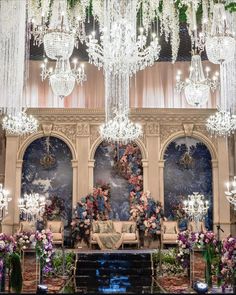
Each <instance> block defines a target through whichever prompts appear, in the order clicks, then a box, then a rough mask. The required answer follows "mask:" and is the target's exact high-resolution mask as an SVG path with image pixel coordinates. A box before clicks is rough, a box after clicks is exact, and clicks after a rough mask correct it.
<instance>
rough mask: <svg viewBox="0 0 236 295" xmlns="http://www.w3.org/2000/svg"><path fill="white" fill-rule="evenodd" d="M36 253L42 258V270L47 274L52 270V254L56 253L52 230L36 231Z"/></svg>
mask: <svg viewBox="0 0 236 295" xmlns="http://www.w3.org/2000/svg"><path fill="white" fill-rule="evenodd" d="M35 240H36V253H37V256H38V257H39V259H40V263H41V268H42V271H43V272H44V273H46V274H48V273H50V272H51V271H52V256H53V253H54V250H53V245H52V233H51V231H50V230H42V231H41V232H39V231H36V233H35Z"/></svg>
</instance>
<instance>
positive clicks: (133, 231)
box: [130, 223, 137, 233]
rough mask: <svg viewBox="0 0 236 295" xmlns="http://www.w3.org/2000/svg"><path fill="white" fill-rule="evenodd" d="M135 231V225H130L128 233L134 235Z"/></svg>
mask: <svg viewBox="0 0 236 295" xmlns="http://www.w3.org/2000/svg"><path fill="white" fill-rule="evenodd" d="M136 229H137V226H136V224H135V223H132V224H131V225H130V232H131V233H135V232H136Z"/></svg>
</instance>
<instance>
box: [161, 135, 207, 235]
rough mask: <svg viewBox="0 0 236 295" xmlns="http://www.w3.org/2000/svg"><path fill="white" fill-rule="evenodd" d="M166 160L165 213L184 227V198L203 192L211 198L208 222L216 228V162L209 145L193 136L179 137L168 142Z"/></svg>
mask: <svg viewBox="0 0 236 295" xmlns="http://www.w3.org/2000/svg"><path fill="white" fill-rule="evenodd" d="M164 160H165V168H164V198H165V201H164V205H165V216H166V217H168V218H169V219H179V220H180V226H181V227H182V228H183V229H184V228H185V227H186V224H185V222H184V219H185V215H184V212H183V210H182V201H183V200H184V199H186V198H187V196H188V195H189V194H192V193H193V192H199V193H201V194H203V195H204V196H205V198H206V199H207V200H208V201H209V205H210V206H209V210H208V214H207V216H206V218H205V224H206V227H207V228H208V229H212V226H213V224H212V222H213V221H212V220H213V216H212V214H213V213H212V212H213V195H212V164H211V154H210V152H209V150H208V148H207V147H206V145H205V144H203V143H202V142H199V140H196V139H194V138H191V137H182V138H178V139H176V140H175V141H172V142H171V143H170V144H169V145H168V147H167V149H166V151H165V155H164ZM181 223H182V224H181Z"/></svg>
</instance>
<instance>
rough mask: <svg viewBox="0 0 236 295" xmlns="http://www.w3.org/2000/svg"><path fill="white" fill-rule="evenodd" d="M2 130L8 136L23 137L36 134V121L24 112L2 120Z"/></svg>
mask: <svg viewBox="0 0 236 295" xmlns="http://www.w3.org/2000/svg"><path fill="white" fill-rule="evenodd" d="M2 129H3V130H6V131H7V132H8V133H9V134H14V135H25V134H31V133H34V132H37V129H38V121H37V119H35V118H34V117H33V116H32V115H29V116H28V115H27V114H26V110H24V111H22V112H20V113H18V114H17V115H8V116H6V117H4V118H3V120H2Z"/></svg>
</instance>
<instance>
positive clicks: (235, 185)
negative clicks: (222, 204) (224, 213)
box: [225, 176, 236, 210]
mask: <svg viewBox="0 0 236 295" xmlns="http://www.w3.org/2000/svg"><path fill="white" fill-rule="evenodd" d="M226 187H227V191H226V192H225V196H226V199H227V200H228V201H229V203H230V204H232V205H233V206H234V210H236V176H234V180H233V181H232V182H231V183H230V182H227V183H226Z"/></svg>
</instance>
